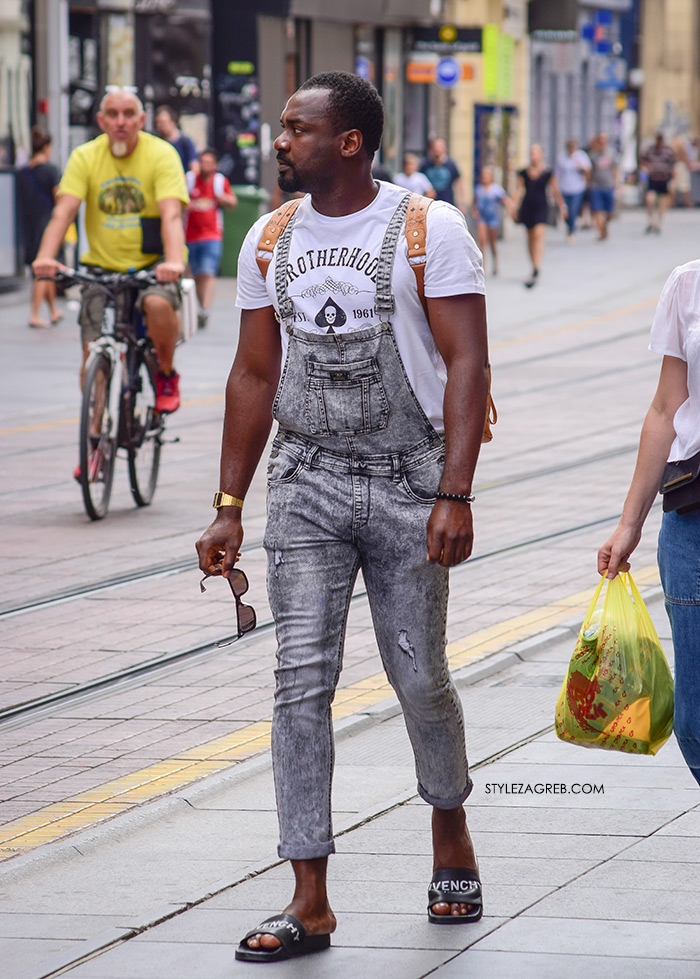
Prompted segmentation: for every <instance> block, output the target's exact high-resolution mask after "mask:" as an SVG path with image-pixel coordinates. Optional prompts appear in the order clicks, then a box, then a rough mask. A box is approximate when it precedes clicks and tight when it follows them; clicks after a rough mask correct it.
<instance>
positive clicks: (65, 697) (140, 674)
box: [0, 504, 658, 729]
mask: <svg viewBox="0 0 700 979" xmlns="http://www.w3.org/2000/svg"><path fill="white" fill-rule="evenodd" d="M656 505H657V506H658V504H656ZM619 517H620V513H619V512H616V513H612V514H606V515H605V516H602V517H596V518H594V519H592V520H587V521H584V522H582V523H578V524H576V525H574V526H570V527H565V528H561V529H559V530H555V531H552V532H551V533H547V534H537V535H535V536H533V537H530V538H528V539H526V540H521V541H514V542H513V543H512V544H508V545H505V546H503V547H498V548H494V549H493V550H491V551H485V552H484V553H482V554H477V555H474V556H473V557H472V558H470V560H469V562H465V564H463V565H461V566H458V567H456V568H453V569H452V576H453V579H454V577H459V576H460V572H463V571H464V570H466V569H468V568H469V566H470V565H473V564H475V563H479V562H482V561H489V560H493V559H494V558H497V557H500V556H502V555H504V554H509V553H512V552H514V551H519V550H522V549H524V548H527V547H533V546H535V545H538V544H543V543H546V542H548V541H551V540H555V539H557V538H560V537H565V536H568V535H569V534H575V533H579V532H581V531H584V530H589V529H591V528H592V527H598V526H601V525H604V524H608V523H612V522H613V521H617V520H618V519H619ZM253 546H254V545H252V544H251V545H250V547H251V548H252V547H253ZM366 595H367V592H366V590H365V589H364V588H361V589H357V590H356V591H355V592H354V593H353V595H352V598H351V607H352V606H353V605H357V603H358V602H359V601H360V600H361V599H363V598H365V597H366ZM273 629H274V621H273V620H272V619H267V620H265V621H263V622H259V623H258V625H257V627H256V629H255V631H254V632H252V633H248V634H247V635H244V636H241V637H238V636H237V634H227V635H224V636H222V637H221V638H219V639H216V640H213V641H211V642H208V643H204V644H202V645H198V646H194V647H191V648H189V649H184V650H178V651H176V652H173V653H168V654H166V655H164V656H160V657H158V658H156V659H152V660H147V661H145V662H144V663H137V664H134V665H132V666H129V667H125V668H124V669H121V670H117V671H115V672H114V673H110V674H106V675H103V676H101V677H95V678H94V679H93V680H88V681H86V682H84V683H81V684H77V685H76V686H74V687H71V688H70V689H68V690H61V691H57V692H55V693H52V694H47V695H45V696H42V697H35V698H29V699H27V700H26V701H23V702H21V703H18V704H14V705H11V706H10V707H6V708H3V709H0V728H2V729H4V728H5V727H6V726H7V725H9V724H12V726H13V727H15V726H17V724H18V723H19V724H28V723H31V722H32V721H33V720H34V719H35V718H37V717H38V716H40V715H43V714H44V713H46V712H47V711H51V712H52V711H53V710H55V709H58V708H60V707H65V706H66V705H67V704H70V703H74V702H77V701H80V700H82V699H84V698H85V697H87V696H90V695H93V694H100V693H107V692H108V691H110V690H111V689H114V688H116V687H117V686H119V685H120V684H123V683H125V682H128V681H134V680H140V679H144V680H145V679H146V678H152V677H155V676H163V675H167V674H168V673H169V672H172V671H174V670H177V669H179V668H180V667H181V666H182V664H183V663H185V662H193V661H194V660H196V659H198V658H204V657H208V656H212V655H216V654H219V653H220V652H221V651H222V649H227V648H228V647H230V646H231V645H232V644H233V643H238V642H241V643H243V644H244V645H245V644H249V643H250V642H255V641H256V640H257V639H258V638H259V637H260V636H261V635H265V634H269V633H271V632H272V631H273Z"/></svg>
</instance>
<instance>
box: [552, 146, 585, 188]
mask: <svg viewBox="0 0 700 979" xmlns="http://www.w3.org/2000/svg"><path fill="white" fill-rule="evenodd" d="M590 169H591V161H590V160H589V159H588V154H587V153H584V151H583V150H574V152H573V153H572V154H571V155H569V154H568V153H560V154H559V156H558V157H557V165H556V169H555V173H556V175H557V180H558V181H559V190H560V191H561V192H562V194H582V193H583V192H584V190H585V189H586V174H587V173H589V172H590ZM582 170H583V171H585V172H584V173H582V172H581V171H582Z"/></svg>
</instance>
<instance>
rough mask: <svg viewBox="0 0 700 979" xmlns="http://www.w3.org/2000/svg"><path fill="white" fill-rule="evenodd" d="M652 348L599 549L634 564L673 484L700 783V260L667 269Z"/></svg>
mask: <svg viewBox="0 0 700 979" xmlns="http://www.w3.org/2000/svg"><path fill="white" fill-rule="evenodd" d="M649 349H650V350H652V351H653V352H654V353H657V354H661V355H662V356H663V361H662V363H661V375H660V377H659V383H658V387H657V389H656V394H655V395H654V399H653V401H652V402H651V407H650V408H649V411H648V412H647V415H646V418H645V420H644V425H643V426H642V434H641V438H640V441H639V453H638V455H637V465H636V467H635V470H634V476H633V477H632V483H631V485H630V488H629V492H628V493H627V498H626V499H625V504H624V507H623V509H622V517H621V518H620V522H619V524H618V525H617V528H616V529H615V531H614V533H613V534H612V536H611V537H609V538H608V540H607V541H606V542H605V543H604V544H603V546H602V547H601V548H600V550H599V551H598V571H599V572H600V574H605V575H607V576H608V578H614V577H615V575H616V574H617V573H618V571H627V570H629V567H630V555H631V554H632V552H633V551H634V549H635V547H636V546H637V544H638V543H639V541H640V539H641V536H642V527H643V526H644V521H645V520H646V517H647V514H648V513H649V510H650V509H651V506H652V503H653V502H654V500H655V498H656V494H657V492H658V491H659V488H660V484H666V483H671V486H675V487H676V489H675V491H674V493H668V495H666V496H665V497H664V511H665V512H664V515H663V521H662V524H661V532H660V534H659V549H658V559H659V571H660V574H661V583H662V585H663V589H664V597H665V599H666V611H667V613H668V617H669V620H670V622H671V633H672V636H673V652H674V665H675V669H674V686H675V709H674V717H673V730H674V733H675V735H676V738H677V740H678V744H679V747H680V749H681V751H682V752H683V757H684V758H685V760H686V763H687V765H688V767H689V768H690V770H691V772H692V773H693V775H694V777H695V779H696V781H697V782H698V783H700V645H699V639H700V475H697V474H698V470H699V469H700V260H698V259H696V260H695V261H693V262H688V263H687V265H681V266H679V267H678V268H676V269H674V270H673V272H672V273H671V275H670V276H669V278H668V280H667V282H666V285H665V286H664V288H663V291H662V293H661V297H660V299H659V303H658V306H657V308H656V314H655V316H654V322H653V323H652V327H651V342H650V344H649ZM667 464H668V466H669V467H670V469H671V472H667V471H666V466H667ZM687 474H690V476H688V475H687ZM693 474H696V475H695V478H694V479H693V478H691V477H692V476H693ZM669 488H670V487H669ZM679 490H680V492H679ZM674 496H675V497H676V498H675V499H674ZM679 496H680V499H678V497H679Z"/></svg>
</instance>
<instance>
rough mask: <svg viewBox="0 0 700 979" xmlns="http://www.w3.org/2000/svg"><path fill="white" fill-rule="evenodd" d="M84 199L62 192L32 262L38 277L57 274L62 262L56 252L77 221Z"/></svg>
mask: <svg viewBox="0 0 700 979" xmlns="http://www.w3.org/2000/svg"><path fill="white" fill-rule="evenodd" d="M81 204H82V201H81V199H80V198H79V197H74V196H73V194H61V195H60V196H59V198H58V200H57V202H56V205H55V207H54V209H53V211H52V213H51V220H50V221H49V223H48V224H47V225H46V229H45V231H44V234H43V236H42V238H41V244H40V245H39V251H38V252H37V256H36V258H35V259H34V261H33V262H32V270H33V271H34V275H36V276H37V277H38V278H39V277H41V276H52V275H55V274H56V272H57V271H58V269H59V268H62V266H61V263H60V262H57V261H56V253H57V252H58V249H59V248H60V247H61V244H62V243H63V239H64V238H65V236H66V231H68V228H69V227H70V225H71V224H72V223H73V221H75V219H76V217H77V216H78V211H79V210H80V205H81Z"/></svg>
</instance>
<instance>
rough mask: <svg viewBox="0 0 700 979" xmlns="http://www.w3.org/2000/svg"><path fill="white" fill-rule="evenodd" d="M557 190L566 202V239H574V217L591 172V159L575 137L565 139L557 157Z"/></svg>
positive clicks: (577, 214) (576, 216)
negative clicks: (562, 149)
mask: <svg viewBox="0 0 700 979" xmlns="http://www.w3.org/2000/svg"><path fill="white" fill-rule="evenodd" d="M554 172H555V174H556V178H557V181H558V182H559V190H560V192H561V196H562V197H563V198H564V203H565V204H566V211H567V215H566V226H567V229H568V235H567V241H569V242H572V241H573V240H574V232H575V231H576V219H577V218H578V216H579V212H580V210H581V205H582V204H583V197H584V194H585V193H586V187H587V185H588V176H589V174H590V172H591V161H590V160H589V159H588V155H587V154H586V153H584V151H583V150H581V149H579V145H578V143H577V142H576V140H575V139H568V140H567V141H566V149H565V151H564V152H563V153H560V154H559V156H558V157H557V162H556V166H555V170H554Z"/></svg>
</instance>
